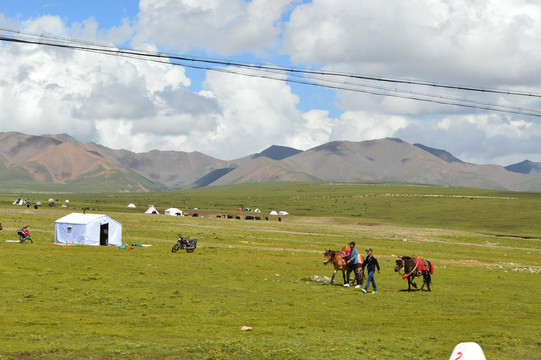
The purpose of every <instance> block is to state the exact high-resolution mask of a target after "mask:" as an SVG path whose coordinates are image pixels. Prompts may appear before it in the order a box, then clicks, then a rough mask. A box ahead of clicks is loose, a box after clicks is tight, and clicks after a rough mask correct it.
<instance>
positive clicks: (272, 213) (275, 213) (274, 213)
mask: <svg viewBox="0 0 541 360" xmlns="http://www.w3.org/2000/svg"><path fill="white" fill-rule="evenodd" d="M269 215H278V213H277V212H276V211H275V210H272V211H271V212H270V214H269Z"/></svg>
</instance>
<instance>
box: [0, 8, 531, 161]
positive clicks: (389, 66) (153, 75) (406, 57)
mask: <svg viewBox="0 0 541 360" xmlns="http://www.w3.org/2000/svg"><path fill="white" fill-rule="evenodd" d="M290 10H291V13H290V14H288V13H287V12H288V11H290ZM288 15H289V16H288ZM0 25H2V26H5V27H8V28H17V29H21V30H23V31H27V32H34V33H44V34H53V35H56V36H60V37H73V38H77V39H83V40H87V41H98V42H102V43H110V44H112V43H123V44H125V43H126V41H129V40H130V39H131V40H132V41H133V45H132V47H136V48H141V47H142V48H145V49H147V50H152V51H157V50H158V48H160V49H163V47H165V49H166V50H171V51H175V52H180V53H182V52H185V51H189V52H190V51H193V50H196V51H197V53H206V54H219V55H220V56H229V55H235V56H238V57H239V58H242V57H241V54H245V53H248V54H251V55H252V57H251V59H254V61H257V60H255V59H256V58H255V57H254V56H253V54H256V55H257V56H262V58H263V59H266V60H268V61H269V62H274V61H277V60H276V59H278V57H275V56H274V55H276V54H274V52H275V51H276V49H277V48H279V49H281V51H282V53H281V54H279V55H281V56H282V57H281V58H280V59H282V61H278V62H283V61H284V60H283V59H286V58H287V57H288V56H289V57H290V58H291V59H292V60H293V61H294V62H296V63H299V64H317V65H318V66H321V67H323V68H324V69H331V70H337V71H343V72H346V73H356V74H368V75H376V76H380V77H397V78H415V79H422V80H428V81H434V82H444V83H453V84H463V85H464V84H466V85H467V84H470V85H473V86H479V87H490V88H493V87H501V88H516V89H524V90H527V91H528V90H529V91H531V92H537V93H539V90H537V89H539V88H540V87H541V73H540V72H539V71H538V66H539V65H538V64H539V63H540V62H541V48H540V47H539V46H538V44H540V43H541V6H540V5H538V4H536V3H534V2H531V1H527V0H518V1H512V0H474V1H471V2H465V1H459V2H453V1H444V0H434V1H425V0H413V1H410V2H401V1H397V0H391V1H390V2H385V3H380V2H373V1H368V0H341V1H334V2H331V1H328V0H312V1H310V2H301V1H293V0H252V1H244V0H209V1H204V2H201V1H198V0H175V1H173V0H141V1H140V6H139V13H138V15H137V17H135V16H134V17H133V18H126V19H121V20H119V23H118V26H115V27H113V28H111V29H101V28H100V26H99V24H98V23H97V22H96V21H95V20H94V18H92V17H89V18H88V19H86V20H84V21H80V22H76V23H71V24H66V23H64V22H63V21H62V17H61V16H43V17H37V18H33V19H23V21H22V22H14V21H13V20H8V19H6V18H5V17H4V16H3V15H2V14H0ZM265 56H268V57H265ZM0 57H1V58H2V60H3V61H1V62H0V108H1V109H2V112H1V113H0V126H1V128H0V129H1V131H10V130H16V131H21V132H26V133H32V134H43V133H63V132H66V133H69V134H71V135H73V136H75V137H76V138H77V139H79V140H80V141H96V142H99V143H102V144H103V145H105V146H109V147H112V148H126V149H129V150H133V151H149V150H151V149H161V150H179V151H201V152H203V153H206V154H208V155H212V156H215V157H218V158H221V159H232V158H236V157H241V156H246V155H248V154H250V153H254V152H259V151H262V150H263V149H264V148H266V147H268V146H270V145H274V144H276V145H285V146H292V147H295V148H299V149H307V148H311V147H314V146H317V145H320V144H322V143H325V142H328V141H333V140H351V141H362V140H370V139H374V138H382V137H400V138H402V139H403V140H405V141H408V142H411V143H414V142H419V143H422V144H425V145H427V146H432V147H437V148H442V149H445V150H448V151H450V152H452V153H453V154H454V155H456V156H458V157H460V158H462V159H463V160H466V161H472V162H493V161H510V160H511V159H516V160H517V161H522V160H524V156H528V157H529V158H530V160H534V161H541V150H540V149H539V145H538V144H539V143H540V141H539V140H541V124H540V121H539V118H536V117H528V116H522V115H517V114H508V113H498V112H490V111H484V110H472V109H470V108H460V107H454V106H448V105H447V106H446V105H441V104H436V103H431V102H419V101H412V100H409V99H402V98H397V97H390V96H375V95H370V94H366V93H358V92H348V91H339V92H337V95H336V103H335V104H334V108H332V105H333V104H331V105H329V104H328V103H329V102H330V101H333V100H334V97H333V96H331V97H327V98H325V99H324V100H321V101H318V100H317V96H312V97H311V99H312V100H313V102H312V105H311V107H310V108H308V107H307V106H306V104H307V103H308V101H304V100H303V97H304V96H305V95H306V94H305V93H304V91H305V90H304V89H303V88H302V86H298V85H295V86H294V87H293V88H292V87H290V86H289V85H288V84H287V83H284V82H281V81H272V80H264V79H260V78H252V77H245V76H239V75H233V74H226V73H218V72H207V73H204V72H202V71H201V72H199V73H195V72H190V73H189V74H190V76H193V78H192V79H190V78H189V77H188V75H187V74H186V72H185V70H184V68H183V67H180V66H170V65H164V64H156V63H152V62H143V61H135V60H133V59H128V58H122V57H108V56H103V55H96V54H91V53H84V52H76V51H67V50H63V49H54V48H46V47H42V46H37V45H35V46H32V45H15V44H10V43H2V44H0ZM261 62H265V60H261ZM199 77H200V78H202V79H205V80H204V83H203V84H199V80H200V79H199ZM340 81H344V83H343V84H344V85H347V86H356V85H359V84H363V85H369V86H370V87H360V89H361V90H366V91H370V92H378V93H382V94H388V93H389V92H391V91H394V90H404V91H405V92H401V93H397V94H398V95H400V96H406V97H408V96H409V97H413V96H415V97H416V96H420V95H421V94H424V95H430V96H434V97H433V98H432V99H433V100H435V101H439V100H443V101H449V100H451V99H454V98H467V99H469V100H475V101H477V103H479V104H480V105H482V104H485V103H499V104H502V105H507V106H514V107H519V108H525V109H528V108H529V109H539V108H540V106H541V101H539V99H538V98H534V97H531V98H526V97H508V96H504V95H499V96H492V95H489V94H484V95H478V94H475V93H464V92H461V91H443V90H437V89H436V88H430V87H429V88H426V87H415V88H413V87H411V86H407V87H405V86H399V85H397V84H389V83H385V82H371V83H367V82H365V81H362V82H361V81H360V80H354V79H347V80H344V79H341V80H340ZM336 84H341V83H336ZM194 89H197V90H194ZM201 89H202V90H201ZM311 89H315V90H316V91H317V88H311ZM327 94H328V93H327ZM329 98H332V99H333V100H329ZM299 109H304V110H303V111H304V112H303V111H301V110H299ZM521 157H522V158H521Z"/></svg>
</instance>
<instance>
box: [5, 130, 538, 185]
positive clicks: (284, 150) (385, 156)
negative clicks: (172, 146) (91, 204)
mask: <svg viewBox="0 0 541 360" xmlns="http://www.w3.org/2000/svg"><path fill="white" fill-rule="evenodd" d="M539 169H541V163H532V162H524V163H519V164H514V165H510V166H508V167H506V168H504V167H502V166H499V165H476V164H471V163H466V162H464V161H461V160H460V159H458V158H456V157H454V156H453V155H452V154H450V153H448V152H447V151H445V150H440V149H434V148H430V147H427V146H424V145H421V144H415V145H411V144H409V143H407V142H404V141H402V140H400V139H394V138H387V139H379V140H370V141H362V142H350V141H334V142H330V143H327V144H323V145H320V146H317V147H314V148H312V149H309V150H306V151H301V150H297V149H293V148H289V147H284V146H271V147H269V148H268V149H266V150H264V151H262V152H260V153H257V154H253V155H249V156H246V157H244V158H240V159H235V160H230V161H225V160H219V159H216V158H213V157H211V156H208V155H205V154H203V153H200V152H190V153H187V152H181V151H158V150H153V151H149V152H146V153H134V152H131V151H127V150H115V149H110V148H107V147H105V146H102V145H99V144H95V143H86V144H83V143H80V142H78V141H77V140H76V139H74V138H73V137H71V136H69V135H67V134H60V135H43V136H31V135H25V134H21V133H16V132H9V133H0V186H1V187H2V189H3V190H4V192H33V191H49V192H136V191H163V190H172V189H184V188H194V187H203V186H212V185H226V184H240V183H247V182H271V181H316V182H371V183H404V184H426V185H441V186H458V187H474V188H487V189H502V190H503V189H505V190H514V191H541V172H540V171H539Z"/></svg>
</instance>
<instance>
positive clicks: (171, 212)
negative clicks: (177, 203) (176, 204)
mask: <svg viewBox="0 0 541 360" xmlns="http://www.w3.org/2000/svg"><path fill="white" fill-rule="evenodd" d="M164 214H165V215H171V216H182V210H179V209H177V208H169V209H167V210H165V212H164Z"/></svg>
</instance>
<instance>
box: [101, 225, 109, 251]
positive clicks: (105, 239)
mask: <svg viewBox="0 0 541 360" xmlns="http://www.w3.org/2000/svg"><path fill="white" fill-rule="evenodd" d="M100 245H102V246H107V245H109V223H107V224H101V225H100Z"/></svg>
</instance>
